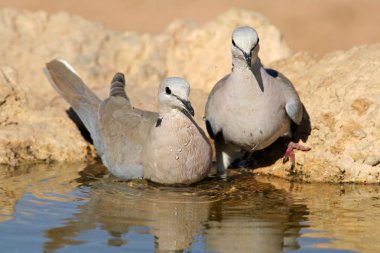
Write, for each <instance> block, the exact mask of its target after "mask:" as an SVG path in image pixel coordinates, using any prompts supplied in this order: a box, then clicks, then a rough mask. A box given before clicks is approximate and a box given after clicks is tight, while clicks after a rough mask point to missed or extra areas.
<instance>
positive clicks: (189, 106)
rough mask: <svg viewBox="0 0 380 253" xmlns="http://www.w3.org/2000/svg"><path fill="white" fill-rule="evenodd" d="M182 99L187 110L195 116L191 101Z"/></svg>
mask: <svg viewBox="0 0 380 253" xmlns="http://www.w3.org/2000/svg"><path fill="white" fill-rule="evenodd" d="M180 101H181V102H182V103H183V104H184V105H185V108H186V110H187V111H188V112H189V113H190V114H191V116H194V108H193V107H192V106H191V103H190V101H188V100H182V99H180Z"/></svg>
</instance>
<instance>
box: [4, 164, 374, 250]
mask: <svg viewBox="0 0 380 253" xmlns="http://www.w3.org/2000/svg"><path fill="white" fill-rule="evenodd" d="M379 214H380V194H379V186H377V185H375V186H365V185H329V184H299V183H291V182H288V181H283V180H279V179H276V178H268V177H260V176H257V175H255V176H254V175H252V174H250V173H247V172H243V171H239V170H236V171H234V172H233V176H232V177H231V179H230V181H228V182H223V181H219V180H217V179H209V180H206V181H204V182H202V183H200V184H198V185H196V186H194V187H184V188H180V187H162V186H158V185H156V184H152V183H148V182H146V181H143V180H142V181H132V182H122V181H118V180H117V179H116V178H114V177H112V176H109V175H108V174H107V173H106V171H105V169H104V167H103V166H101V165H97V164H96V165H92V166H87V167H86V166H85V165H64V164H60V165H54V166H47V165H38V166H30V167H28V166H25V167H23V168H18V169H10V168H0V252H155V251H156V252H236V253H237V252H380V240H379V239H380V215H379Z"/></svg>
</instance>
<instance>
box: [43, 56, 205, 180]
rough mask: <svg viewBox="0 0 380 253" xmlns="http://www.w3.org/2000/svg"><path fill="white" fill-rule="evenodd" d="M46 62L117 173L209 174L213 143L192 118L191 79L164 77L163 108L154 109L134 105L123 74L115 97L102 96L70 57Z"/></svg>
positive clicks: (173, 176)
mask: <svg viewBox="0 0 380 253" xmlns="http://www.w3.org/2000/svg"><path fill="white" fill-rule="evenodd" d="M46 67H47V68H46V73H47V75H48V77H49V79H50V81H51V83H52V85H53V87H54V88H55V89H56V90H57V92H58V93H59V94H60V95H61V96H62V97H63V98H64V99H65V100H66V101H67V102H68V103H69V104H70V105H71V106H72V108H73V109H74V110H75V112H76V113H77V114H78V116H79V117H80V119H81V120H82V121H83V123H84V125H85V126H86V128H87V129H88V130H89V132H90V134H91V137H92V139H93V142H94V145H95V148H96V150H97V152H98V154H99V156H100V157H101V159H102V161H103V163H104V165H105V166H106V167H107V168H108V169H109V170H110V172H111V173H112V174H114V175H115V176H117V177H119V178H122V179H132V178H141V177H145V178H147V179H150V180H152V181H154V182H158V183H162V184H191V183H195V182H197V181H200V180H202V179H203V178H205V177H206V176H207V175H208V173H209V170H210V166H211V146H210V143H209V142H208V140H207V137H206V136H205V134H204V132H203V131H202V130H201V129H200V128H199V127H198V126H197V124H196V123H195V122H194V120H193V118H192V115H194V110H193V108H192V106H191V104H190V101H189V92H190V86H189V84H188V82H187V81H186V80H184V79H182V78H178V77H170V78H166V79H165V80H163V81H162V82H161V84H160V86H159V90H158V101H159V112H158V113H154V112H147V111H143V110H139V109H136V108H134V107H132V105H131V103H130V101H129V98H128V97H127V95H126V93H125V90H124V86H125V80H124V75H123V74H120V73H117V74H115V76H114V78H113V80H112V84H111V90H110V96H109V97H108V98H107V99H105V100H104V101H101V100H100V99H99V98H98V97H97V96H96V95H95V94H94V93H93V92H92V91H91V90H90V89H89V88H88V87H87V86H86V85H85V84H84V83H83V81H82V80H81V79H80V78H79V76H78V75H77V74H76V72H75V71H74V69H73V68H72V67H71V66H70V65H69V64H67V63H66V62H64V61H59V60H52V61H51V62H49V63H47V64H46Z"/></svg>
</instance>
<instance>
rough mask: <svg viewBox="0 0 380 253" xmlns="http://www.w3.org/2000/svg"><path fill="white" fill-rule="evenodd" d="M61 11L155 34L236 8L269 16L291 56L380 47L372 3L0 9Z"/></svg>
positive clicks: (143, 2)
mask: <svg viewBox="0 0 380 253" xmlns="http://www.w3.org/2000/svg"><path fill="white" fill-rule="evenodd" d="M3 7H13V8H18V9H29V10H45V11H47V12H49V13H54V12H58V11H60V10H64V11H67V12H70V13H74V14H78V15H81V16H83V17H85V18H87V19H89V20H95V21H99V22H101V23H104V24H105V25H106V26H108V27H110V28H112V29H117V30H133V31H138V32H150V33H159V32H160V31H162V30H164V29H165V27H166V26H167V25H168V24H169V23H170V22H171V21H172V20H173V19H188V20H195V21H197V22H205V21H207V20H210V19H212V18H214V17H215V16H216V15H218V14H219V13H221V12H223V11H225V10H227V9H229V8H231V7H239V8H245V9H248V10H254V11H258V12H260V13H262V14H264V15H265V16H267V17H268V18H269V19H270V20H271V22H272V23H274V24H275V25H276V26H277V27H278V28H279V29H280V30H281V31H282V32H283V34H284V36H285V38H286V39H287V41H288V43H289V45H290V47H291V48H292V49H293V50H294V51H311V52H315V53H325V52H329V51H333V50H337V49H343V50H345V49H348V48H351V47H352V46H354V45H358V44H373V43H377V42H380V33H379V28H378V25H379V24H380V15H379V9H380V1H375V0H360V1H359V0H307V1H306V0H265V1H264V0H235V1H230V0H191V1H188V0H186V1H185V0H160V1H158V0H81V1H78V0H65V1H59V2H58V1H52V0H0V8H3Z"/></svg>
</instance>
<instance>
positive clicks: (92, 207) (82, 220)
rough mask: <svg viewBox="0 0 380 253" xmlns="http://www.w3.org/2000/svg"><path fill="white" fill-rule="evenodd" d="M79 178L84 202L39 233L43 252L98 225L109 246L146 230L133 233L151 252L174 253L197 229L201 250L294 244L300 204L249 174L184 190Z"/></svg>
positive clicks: (71, 241) (300, 218)
mask: <svg viewBox="0 0 380 253" xmlns="http://www.w3.org/2000/svg"><path fill="white" fill-rule="evenodd" d="M92 169H93V168H87V173H88V174H91V172H89V170H92ZM97 174H99V173H98V172H97ZM80 181H82V182H83V183H84V184H86V185H90V187H91V196H90V201H89V202H88V203H86V204H84V205H82V206H80V207H79V212H78V213H76V214H75V215H74V216H73V217H71V218H70V219H66V220H65V224H64V226H62V227H58V228H53V229H49V230H48V231H46V233H45V235H46V236H47V237H48V238H50V240H49V241H48V242H47V243H46V244H45V246H44V248H45V252H54V251H55V250H57V249H58V248H61V247H64V246H66V245H76V244H81V243H84V242H83V241H80V240H77V239H75V238H76V236H77V235H78V234H80V233H83V232H84V231H86V230H91V229H95V227H96V226H98V224H100V227H101V229H103V230H106V231H108V233H109V235H110V239H109V240H108V244H109V245H110V246H122V245H123V244H127V243H128V242H127V241H125V240H123V238H124V237H125V236H123V235H125V234H127V233H128V232H130V230H131V228H134V227H136V226H138V227H146V228H148V231H146V230H145V231H144V230H143V231H141V233H147V232H148V233H150V234H152V235H154V238H155V248H156V251H157V252H161V251H162V252H170V251H179V252H182V250H184V249H187V248H189V247H190V246H191V244H192V242H193V240H194V237H195V236H196V235H197V234H203V237H204V241H205V243H206V248H207V250H210V251H214V252H215V251H216V252H232V251H233V250H235V251H236V252H279V251H282V250H284V249H297V248H298V245H297V241H296V238H297V237H298V236H299V229H300V228H301V226H300V225H299V224H300V222H302V221H303V219H304V215H305V214H307V212H306V207H305V206H303V205H302V206H293V205H292V199H291V196H290V195H289V194H288V193H286V192H285V191H281V190H276V189H275V188H273V186H271V185H270V184H262V183H259V182H256V181H255V180H252V176H249V177H246V178H244V177H242V176H238V177H237V178H235V179H233V180H232V182H218V181H216V180H211V181H208V182H204V183H202V184H199V185H198V186H196V187H188V188H169V187H168V188H166V187H159V186H156V185H152V184H147V183H146V182H145V183H144V182H141V183H139V182H137V183H136V182H134V183H129V184H127V183H126V182H117V181H115V179H114V178H108V179H100V180H96V181H93V182H86V180H83V177H82V178H81V179H80ZM294 208H296V209H297V210H292V209H294Z"/></svg>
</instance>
